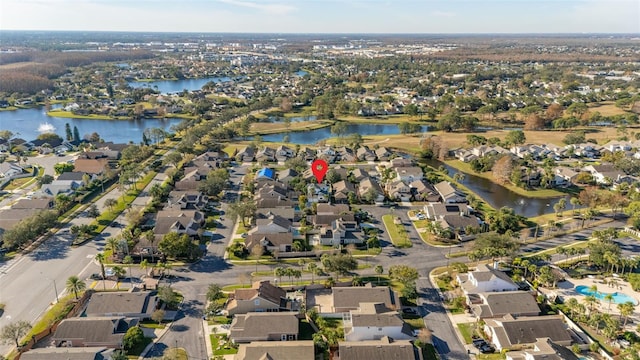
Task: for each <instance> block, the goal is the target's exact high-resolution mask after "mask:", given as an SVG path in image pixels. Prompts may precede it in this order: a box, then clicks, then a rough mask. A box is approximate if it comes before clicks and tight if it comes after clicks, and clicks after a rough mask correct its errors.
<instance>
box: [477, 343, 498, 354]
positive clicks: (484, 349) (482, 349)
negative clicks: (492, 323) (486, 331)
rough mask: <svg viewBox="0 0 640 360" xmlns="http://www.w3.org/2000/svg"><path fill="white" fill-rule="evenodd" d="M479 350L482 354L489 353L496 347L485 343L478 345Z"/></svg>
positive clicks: (494, 350)
mask: <svg viewBox="0 0 640 360" xmlns="http://www.w3.org/2000/svg"><path fill="white" fill-rule="evenodd" d="M480 352H481V353H483V354H490V353H494V352H496V349H495V348H494V347H493V346H491V345H489V344H486V345H483V346H481V347H480Z"/></svg>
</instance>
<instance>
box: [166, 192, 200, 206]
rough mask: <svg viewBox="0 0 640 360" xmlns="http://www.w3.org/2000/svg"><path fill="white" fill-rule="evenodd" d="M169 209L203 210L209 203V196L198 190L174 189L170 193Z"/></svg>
mask: <svg viewBox="0 0 640 360" xmlns="http://www.w3.org/2000/svg"><path fill="white" fill-rule="evenodd" d="M168 203H169V208H167V210H168V209H189V210H203V209H204V208H205V207H206V206H207V204H208V203H209V197H208V196H207V195H205V194H203V193H201V192H200V191H197V190H188V191H175V190H174V191H172V192H170V193H169V200H168Z"/></svg>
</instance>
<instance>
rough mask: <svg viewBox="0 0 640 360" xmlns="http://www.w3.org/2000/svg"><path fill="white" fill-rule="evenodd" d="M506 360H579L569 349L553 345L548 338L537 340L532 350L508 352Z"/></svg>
mask: <svg viewBox="0 0 640 360" xmlns="http://www.w3.org/2000/svg"><path fill="white" fill-rule="evenodd" d="M505 355H506V360H538V359H544V360H579V359H580V358H579V357H578V355H576V354H575V353H574V352H573V351H572V350H571V349H569V348H567V347H566V346H562V345H559V344H556V343H554V342H553V341H552V340H551V339H550V338H548V337H544V338H538V339H536V342H535V343H534V344H533V348H532V349H524V350H521V351H509V352H507V353H506V354H505Z"/></svg>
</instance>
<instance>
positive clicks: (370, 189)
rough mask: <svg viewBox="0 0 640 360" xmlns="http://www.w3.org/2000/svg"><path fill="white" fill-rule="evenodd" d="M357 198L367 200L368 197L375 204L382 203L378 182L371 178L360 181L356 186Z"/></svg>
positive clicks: (382, 198) (381, 192)
mask: <svg viewBox="0 0 640 360" xmlns="http://www.w3.org/2000/svg"><path fill="white" fill-rule="evenodd" d="M369 194H371V195H369ZM358 196H359V197H360V199H367V198H368V197H369V196H370V197H371V198H372V199H373V201H374V202H375V203H381V202H383V201H384V192H383V191H382V188H381V187H380V185H379V184H378V182H377V181H375V180H374V179H372V178H366V179H363V180H362V181H360V184H358Z"/></svg>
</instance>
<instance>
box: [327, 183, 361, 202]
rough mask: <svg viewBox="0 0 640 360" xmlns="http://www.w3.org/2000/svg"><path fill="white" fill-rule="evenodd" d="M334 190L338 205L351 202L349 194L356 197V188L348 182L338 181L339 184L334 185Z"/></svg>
mask: <svg viewBox="0 0 640 360" xmlns="http://www.w3.org/2000/svg"><path fill="white" fill-rule="evenodd" d="M332 188H333V198H334V199H335V201H336V203H340V204H346V203H348V202H349V194H350V193H352V194H354V195H355V191H356V189H355V187H354V186H353V184H351V183H350V182H348V181H346V180H341V181H338V182H337V183H335V184H333V185H332Z"/></svg>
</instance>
